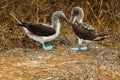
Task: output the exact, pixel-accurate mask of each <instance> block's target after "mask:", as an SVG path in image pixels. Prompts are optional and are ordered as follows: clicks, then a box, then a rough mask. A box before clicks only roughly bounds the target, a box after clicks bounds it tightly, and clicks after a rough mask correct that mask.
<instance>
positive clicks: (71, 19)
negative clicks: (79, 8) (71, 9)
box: [69, 15, 75, 23]
mask: <svg viewBox="0 0 120 80" xmlns="http://www.w3.org/2000/svg"><path fill="white" fill-rule="evenodd" d="M74 18H75V16H74V15H71V17H70V20H69V22H71V23H73V22H74Z"/></svg>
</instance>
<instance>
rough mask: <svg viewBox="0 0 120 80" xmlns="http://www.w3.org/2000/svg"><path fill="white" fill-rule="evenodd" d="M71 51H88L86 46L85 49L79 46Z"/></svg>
mask: <svg viewBox="0 0 120 80" xmlns="http://www.w3.org/2000/svg"><path fill="white" fill-rule="evenodd" d="M71 49H72V50H74V51H80V50H81V51H87V50H89V46H88V45H87V46H85V47H81V46H79V47H77V48H71Z"/></svg>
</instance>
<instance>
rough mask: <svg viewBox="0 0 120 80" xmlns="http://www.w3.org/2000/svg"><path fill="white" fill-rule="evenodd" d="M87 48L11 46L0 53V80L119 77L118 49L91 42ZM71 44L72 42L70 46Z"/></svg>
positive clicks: (111, 79)
mask: <svg viewBox="0 0 120 80" xmlns="http://www.w3.org/2000/svg"><path fill="white" fill-rule="evenodd" d="M91 45H92V46H91V50H89V51H72V50H70V48H71V47H72V46H68V47H67V46H65V45H63V46H62V47H60V46H61V45H60V46H56V47H55V48H54V49H53V50H51V51H44V50H42V49H41V48H39V49H34V48H33V49H32V48H31V49H30V48H28V49H27V48H14V49H10V50H8V51H5V52H1V53H0V66H1V67H0V80H120V54H119V50H113V49H110V48H106V47H103V46H101V45H98V44H96V43H92V44H91ZM74 46H75V45H74Z"/></svg>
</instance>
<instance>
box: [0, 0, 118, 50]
mask: <svg viewBox="0 0 120 80" xmlns="http://www.w3.org/2000/svg"><path fill="white" fill-rule="evenodd" d="M119 3H120V2H119V1H118V0H114V1H113V0H109V1H105V0H92V1H91V0H84V1H83V0H74V1H71V0H49V1H48V0H31V1H29V0H24V1H23V0H12V1H11V0H1V1H0V27H1V29H0V42H1V43H0V51H2V50H4V49H5V50H6V49H9V48H11V47H12V46H13V44H11V41H13V40H15V39H19V40H21V42H23V41H24V40H25V41H26V39H28V38H27V37H25V35H24V33H23V31H22V29H21V28H20V27H18V26H16V24H17V23H16V21H15V20H14V19H13V18H12V17H11V16H10V15H9V13H10V12H12V11H13V12H14V13H15V15H16V17H17V18H18V19H20V20H22V21H27V22H33V23H38V22H43V23H47V24H51V16H52V14H53V13H54V12H55V11H57V10H62V11H63V12H64V13H65V14H66V16H67V17H68V18H69V17H70V12H71V9H72V8H73V7H75V6H80V7H82V8H83V9H84V12H85V17H84V21H86V22H87V23H90V24H91V25H92V26H94V27H95V28H96V30H97V32H98V33H101V34H106V35H110V38H111V39H109V40H108V41H106V42H103V43H102V44H106V45H108V46H110V45H111V44H112V45H114V43H116V44H115V46H116V45H117V46H119V44H117V42H120V37H119V35H120V8H119V7H120V4H119ZM62 26H63V27H62V28H61V32H62V33H64V34H60V37H59V38H60V39H61V38H64V39H67V40H68V39H70V38H71V37H73V36H74V34H73V32H72V29H71V28H70V27H69V26H68V25H67V24H66V23H64V22H62ZM64 26H68V27H64ZM69 28H70V30H69ZM70 33H71V34H70ZM73 39H76V38H73ZM22 40H23V41H22ZM15 41H16V40H15ZM72 41H73V40H71V42H72ZM31 42H32V41H31ZM8 43H10V44H8ZM109 43H111V44H110V45H109ZM100 44H101V43H100Z"/></svg>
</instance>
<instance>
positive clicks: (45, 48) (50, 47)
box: [42, 43, 53, 50]
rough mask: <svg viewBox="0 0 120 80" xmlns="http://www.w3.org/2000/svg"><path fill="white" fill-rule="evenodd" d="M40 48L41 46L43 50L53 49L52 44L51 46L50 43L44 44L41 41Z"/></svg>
mask: <svg viewBox="0 0 120 80" xmlns="http://www.w3.org/2000/svg"><path fill="white" fill-rule="evenodd" d="M42 48H43V49H44V50H52V49H53V46H52V45H50V46H45V44H44V43H43V44H42Z"/></svg>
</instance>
